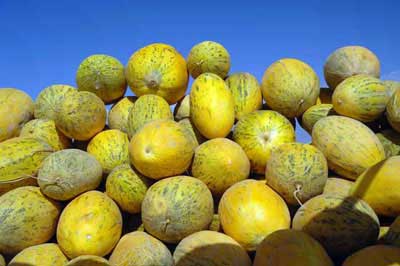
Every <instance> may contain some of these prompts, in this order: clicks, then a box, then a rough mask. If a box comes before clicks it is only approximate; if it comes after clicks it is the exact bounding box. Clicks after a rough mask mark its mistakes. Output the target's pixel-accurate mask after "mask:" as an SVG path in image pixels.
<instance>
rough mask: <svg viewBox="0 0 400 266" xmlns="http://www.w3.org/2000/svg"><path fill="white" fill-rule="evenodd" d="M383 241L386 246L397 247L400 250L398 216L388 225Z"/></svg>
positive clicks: (399, 219)
mask: <svg viewBox="0 0 400 266" xmlns="http://www.w3.org/2000/svg"><path fill="white" fill-rule="evenodd" d="M383 241H384V242H385V243H386V244H389V245H393V246H397V247H399V248H400V215H399V216H397V218H396V219H395V220H394V222H393V223H392V224H391V225H390V227H389V230H388V231H387V233H386V235H385V237H384V239H383Z"/></svg>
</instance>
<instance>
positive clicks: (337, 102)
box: [332, 75, 389, 122]
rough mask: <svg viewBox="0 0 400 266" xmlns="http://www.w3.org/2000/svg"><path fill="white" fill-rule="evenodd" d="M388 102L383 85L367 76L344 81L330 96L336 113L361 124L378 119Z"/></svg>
mask: <svg viewBox="0 0 400 266" xmlns="http://www.w3.org/2000/svg"><path fill="white" fill-rule="evenodd" d="M388 101H389V96H388V94H387V92H386V87H385V86H384V85H383V83H382V82H381V81H380V80H379V79H377V78H374V77H370V76H367V75H356V76H352V77H349V78H347V79H345V80H344V81H343V82H341V83H340V84H339V85H338V86H337V87H336V89H335V92H334V93H333V96H332V103H333V108H334V109H335V112H336V113H338V114H340V115H343V116H348V117H351V118H354V119H357V120H360V121H362V122H372V121H374V120H376V119H378V117H379V116H380V115H381V114H382V113H383V112H384V111H385V108H386V104H387V102H388Z"/></svg>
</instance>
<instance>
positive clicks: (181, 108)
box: [174, 94, 190, 121]
mask: <svg viewBox="0 0 400 266" xmlns="http://www.w3.org/2000/svg"><path fill="white" fill-rule="evenodd" d="M174 117H175V120H176V121H180V120H182V119H185V118H190V95H189V94H188V95H185V97H183V98H182V100H180V101H179V102H178V103H177V104H176V105H175V108H174Z"/></svg>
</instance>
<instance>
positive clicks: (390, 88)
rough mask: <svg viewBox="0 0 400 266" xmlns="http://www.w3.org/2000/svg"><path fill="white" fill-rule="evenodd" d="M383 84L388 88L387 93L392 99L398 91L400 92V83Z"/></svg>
mask: <svg viewBox="0 0 400 266" xmlns="http://www.w3.org/2000/svg"><path fill="white" fill-rule="evenodd" d="M382 82H383V85H385V87H386V91H387V93H388V95H389V97H391V96H392V95H393V93H395V92H396V91H398V90H400V81H394V80H383V81H382Z"/></svg>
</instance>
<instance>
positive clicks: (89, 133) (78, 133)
mask: <svg viewBox="0 0 400 266" xmlns="http://www.w3.org/2000/svg"><path fill="white" fill-rule="evenodd" d="M106 115H107V112H106V107H105V105H104V103H103V101H102V100H101V99H100V98H99V97H97V96H96V94H94V93H91V92H88V91H81V92H77V93H71V94H68V95H67V96H66V97H65V98H64V100H63V101H62V102H61V104H60V106H59V107H58V109H57V111H56V118H55V120H54V121H55V122H56V126H57V128H58V129H59V130H61V132H62V133H64V135H66V136H67V137H69V138H71V139H76V140H89V139H90V138H92V137H93V136H94V135H96V134H97V133H99V132H100V131H101V130H102V129H103V128H104V126H105V124H106Z"/></svg>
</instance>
